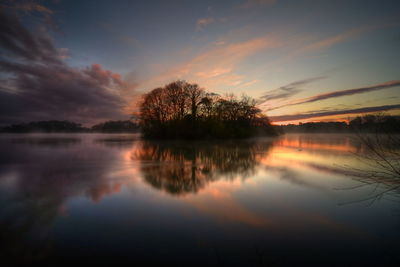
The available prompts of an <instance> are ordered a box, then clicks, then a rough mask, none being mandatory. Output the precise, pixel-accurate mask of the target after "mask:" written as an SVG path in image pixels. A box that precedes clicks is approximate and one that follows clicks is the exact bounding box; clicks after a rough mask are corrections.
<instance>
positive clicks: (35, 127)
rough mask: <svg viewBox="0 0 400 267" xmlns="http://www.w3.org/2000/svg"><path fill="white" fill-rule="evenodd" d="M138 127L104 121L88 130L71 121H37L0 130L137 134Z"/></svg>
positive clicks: (0, 129)
mask: <svg viewBox="0 0 400 267" xmlns="http://www.w3.org/2000/svg"><path fill="white" fill-rule="evenodd" d="M138 131H139V125H138V124H137V123H134V122H132V121H129V120H128V121H106V122H103V123H99V124H96V125H94V126H92V127H90V128H86V127H83V126H82V125H81V124H79V123H75V122H71V121H57V120H53V121H37V122H29V123H22V124H14V125H10V126H5V127H2V128H0V132H3V133H35V132H41V133H81V132H106V133H116V132H138Z"/></svg>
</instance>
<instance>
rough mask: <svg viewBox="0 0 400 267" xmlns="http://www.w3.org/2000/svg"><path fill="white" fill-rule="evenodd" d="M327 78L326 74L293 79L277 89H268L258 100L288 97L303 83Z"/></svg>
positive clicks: (299, 88)
mask: <svg viewBox="0 0 400 267" xmlns="http://www.w3.org/2000/svg"><path fill="white" fill-rule="evenodd" d="M325 78H327V77H326V76H320V77H314V78H309V79H305V80H300V81H295V82H292V83H289V84H287V85H285V86H281V87H279V88H277V89H274V90H270V91H268V92H266V93H265V94H264V95H263V96H261V97H260V99H259V102H266V101H270V100H277V99H288V98H289V97H291V96H293V95H295V94H297V93H299V92H301V91H302V89H301V87H302V86H303V85H306V84H309V83H312V82H315V81H319V80H322V79H325Z"/></svg>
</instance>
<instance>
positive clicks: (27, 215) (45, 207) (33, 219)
mask: <svg viewBox="0 0 400 267" xmlns="http://www.w3.org/2000/svg"><path fill="white" fill-rule="evenodd" d="M90 138H92V137H90ZM0 150H1V151H7V154H1V155H0V167H1V168H0V185H1V186H0V192H1V193H0V235H1V237H2V238H1V241H0V250H1V251H2V255H3V257H4V258H5V260H6V261H7V259H13V260H15V259H19V263H21V264H23V263H29V262H34V261H36V260H39V258H32V257H38V255H39V256H40V255H41V256H42V257H46V255H47V254H46V253H51V250H52V246H51V244H50V243H49V239H50V237H49V235H50V229H51V227H50V226H51V225H52V224H53V223H54V221H55V219H56V218H57V217H58V216H60V215H67V214H68V210H67V207H66V202H67V200H68V199H70V198H73V197H76V196H81V195H86V196H88V197H89V198H91V199H92V200H93V201H94V202H98V201H100V200H101V199H102V198H103V197H105V196H107V195H110V194H112V193H115V192H119V191H120V189H121V185H122V182H123V181H121V180H120V179H119V180H118V181H117V178H118V175H122V174H130V173H127V170H128V169H129V168H131V166H128V165H126V164H125V163H126V162H124V161H122V162H120V161H119V157H120V152H119V151H118V150H110V149H109V148H108V147H106V146H101V145H97V144H96V143H93V142H92V140H91V139H89V140H85V138H83V137H82V139H80V138H79V137H78V136H77V137H73V136H71V137H69V138H66V137H61V136H58V137H57V136H56V135H49V137H47V138H46V137H37V136H33V137H30V136H29V135H21V136H18V137H16V138H10V139H7V138H5V137H4V136H2V137H1V141H0ZM119 177H120V176H119ZM124 177H127V176H124ZM30 242H34V244H35V246H28V245H27V244H28V243H30Z"/></svg>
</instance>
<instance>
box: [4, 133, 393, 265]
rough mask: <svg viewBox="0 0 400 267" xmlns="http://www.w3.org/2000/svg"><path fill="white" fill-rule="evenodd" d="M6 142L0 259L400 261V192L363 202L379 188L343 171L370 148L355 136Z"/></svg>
mask: <svg viewBox="0 0 400 267" xmlns="http://www.w3.org/2000/svg"><path fill="white" fill-rule="evenodd" d="M0 151H1V155H0V261H2V263H7V264H21V265H23V264H25V265H34V264H35V265H36V264H40V266H45V265H49V266H58V265H72V264H76V263H82V262H87V263H92V264H97V265H103V264H104V265H109V264H119V263H127V262H129V263H132V264H131V265H130V266H134V264H135V263H137V264H138V265H139V266H143V265H167V264H172V265H175V266H194V265H199V266H299V265H339V266H347V265H353V266H366V265H381V266H387V265H397V264H399V263H400V256H399V254H398V248H397V244H396V243H398V241H399V240H400V239H399V237H400V231H399V230H400V210H399V204H398V202H396V201H394V200H395V199H391V198H390V197H387V198H383V199H381V200H379V201H376V202H374V203H373V204H372V205H369V203H368V202H365V201H364V202H358V200H362V199H364V198H366V197H368V196H370V195H371V193H372V192H376V191H373V190H374V187H372V186H371V187H361V188H358V187H357V185H359V182H357V181H355V180H354V179H353V178H352V177H350V176H346V175H345V173H346V171H345V169H344V168H343V166H344V165H349V166H353V167H360V166H361V167H362V165H360V162H359V161H358V160H357V158H356V157H355V156H354V153H362V152H363V147H362V146H361V145H359V144H358V143H357V142H355V141H354V140H353V139H352V138H350V137H349V136H346V135H329V134H328V135H286V136H283V137H280V138H276V139H257V140H247V141H231V142H230V141H218V142H183V141H181V142H179V141H174V142H172V141H171V142H166V141H164V142H149V141H142V140H140V138H139V137H138V136H136V135H128V134H121V135H118V134H114V135H106V134H104V135H102V134H98V135H97V134H68V135H62V134H52V135H49V134H48V135H1V136H0ZM351 188H354V189H351ZM377 190H380V189H379V188H378V189H377ZM7 266H8V265H7Z"/></svg>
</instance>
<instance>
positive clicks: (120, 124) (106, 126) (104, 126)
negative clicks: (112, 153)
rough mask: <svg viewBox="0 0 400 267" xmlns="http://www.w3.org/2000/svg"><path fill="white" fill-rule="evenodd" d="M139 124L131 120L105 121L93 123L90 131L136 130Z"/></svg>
mask: <svg viewBox="0 0 400 267" xmlns="http://www.w3.org/2000/svg"><path fill="white" fill-rule="evenodd" d="M139 130H140V129H139V125H138V124H137V123H134V122H132V121H106V122H103V123H99V124H96V125H93V126H92V128H91V131H93V132H102V133H121V132H128V133H129V132H132V133H135V132H138V131H139Z"/></svg>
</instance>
